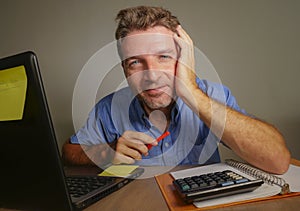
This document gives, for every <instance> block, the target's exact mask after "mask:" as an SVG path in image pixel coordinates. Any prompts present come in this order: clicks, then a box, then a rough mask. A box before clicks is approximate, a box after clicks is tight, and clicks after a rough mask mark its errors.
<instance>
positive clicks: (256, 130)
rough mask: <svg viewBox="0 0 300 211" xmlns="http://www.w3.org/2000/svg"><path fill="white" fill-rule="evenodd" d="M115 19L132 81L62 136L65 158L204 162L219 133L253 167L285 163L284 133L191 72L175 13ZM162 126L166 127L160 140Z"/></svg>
mask: <svg viewBox="0 0 300 211" xmlns="http://www.w3.org/2000/svg"><path fill="white" fill-rule="evenodd" d="M117 21H119V23H118V28H117V30H116V39H117V40H118V51H119V55H120V57H121V59H122V67H123V70H124V74H125V76H126V79H127V81H128V84H129V87H130V89H129V88H125V89H122V90H119V91H117V92H115V93H113V94H111V95H109V96H107V97H105V98H103V99H102V100H100V102H99V103H97V105H96V106H95V108H94V109H93V110H92V112H91V113H90V116H89V118H88V120H87V123H86V125H85V126H84V127H82V128H81V129H80V130H79V131H78V132H77V133H76V135H73V136H72V137H71V138H70V140H68V141H67V142H66V143H65V144H64V146H63V158H64V160H65V161H66V162H68V163H71V164H91V163H95V164H97V165H105V164H106V163H110V162H111V163H115V164H120V163H127V164H133V163H138V164H141V165H181V164H209V163H215V162H220V156H219V152H218V148H217V146H218V143H219V142H218V141H219V140H222V143H223V144H225V145H226V146H227V147H229V148H230V149H232V150H233V151H234V152H235V153H236V154H237V155H238V156H240V157H241V158H242V159H244V160H245V161H247V162H249V163H251V164H252V165H254V166H256V167H258V168H261V169H263V170H266V171H268V172H272V173H278V174H282V173H284V172H285V171H287V169H288V165H289V162H290V153H289V151H288V149H287V148H286V146H285V141H284V139H283V137H282V135H281V134H280V133H279V132H278V131H277V130H276V129H275V128H274V127H273V126H271V125H269V124H267V123H265V122H262V121H260V120H258V119H256V118H253V117H250V116H249V115H247V114H246V113H245V111H243V110H241V109H240V108H239V106H238V105H237V103H236V101H235V98H234V97H233V96H232V95H231V93H230V91H229V90H228V89H227V88H226V87H224V86H222V85H220V84H214V83H210V82H208V81H205V80H200V79H199V78H198V77H197V76H196V74H195V60H194V51H193V42H192V40H191V38H190V37H189V35H188V34H187V33H186V32H185V30H184V29H183V28H182V27H181V26H180V24H179V21H178V19H177V18H176V17H174V16H172V15H171V13H170V12H169V11H167V10H164V9H162V8H159V7H144V6H140V7H133V8H128V9H124V10H121V11H120V12H119V14H118V16H117ZM220 93H221V94H220ZM222 96H223V97H222ZM123 108H125V109H123ZM166 131H168V132H170V135H169V136H167V137H165V138H163V140H161V141H160V142H158V141H157V139H156V138H157V137H159V136H160V135H161V134H162V133H164V132H166ZM111 149H113V150H115V152H114V151H113V150H111Z"/></svg>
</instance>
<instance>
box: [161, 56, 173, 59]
mask: <svg viewBox="0 0 300 211" xmlns="http://www.w3.org/2000/svg"><path fill="white" fill-rule="evenodd" d="M160 58H161V59H171V57H170V56H168V55H160Z"/></svg>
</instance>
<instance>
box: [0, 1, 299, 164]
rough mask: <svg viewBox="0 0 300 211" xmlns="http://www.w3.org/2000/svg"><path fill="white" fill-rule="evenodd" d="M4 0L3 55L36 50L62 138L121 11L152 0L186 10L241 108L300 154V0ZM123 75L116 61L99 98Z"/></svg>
mask: <svg viewBox="0 0 300 211" xmlns="http://www.w3.org/2000/svg"><path fill="white" fill-rule="evenodd" d="M0 2H1V4H0V25H1V33H0V57H4V56H8V55H11V54H14V53H18V52H21V51H25V50H33V51H35V52H36V54H37V55H38V58H39V63H40V67H41V72H42V76H43V79H44V86H45V89H46V93H47V97H48V103H49V105H50V110H51V113H52V117H53V121H54V125H55V129H56V134H57V137H58V140H59V142H60V144H62V143H63V142H64V141H65V140H66V139H67V138H68V137H69V136H70V135H71V134H72V133H73V132H74V129H73V124H72V95H73V90H74V86H75V82H76V79H77V77H78V75H79V73H80V71H81V70H82V68H83V66H84V64H85V63H86V62H87V61H88V59H89V58H90V57H91V56H92V55H93V54H94V53H95V52H97V51H98V50H99V49H101V48H102V47H104V46H105V45H106V44H108V43H110V42H112V41H114V30H115V28H116V24H115V22H114V18H115V15H116V13H117V12H118V11H119V10H120V9H122V8H124V7H128V6H133V5H142V4H145V5H156V6H163V7H165V8H168V9H170V10H171V11H172V12H173V13H174V15H176V16H178V17H179V19H180V21H181V23H182V25H183V27H184V28H185V29H186V30H187V31H188V32H189V34H190V35H191V37H192V39H193V40H194V44H195V45H196V47H198V48H199V49H200V50H201V51H203V52H204V53H205V55H206V56H207V57H208V58H209V59H210V61H211V62H212V64H213V65H214V67H215V69H216V70H217V72H218V74H219V76H220V78H221V80H222V82H223V83H224V84H225V85H227V86H228V87H229V88H230V89H231V91H232V92H233V94H234V95H235V96H236V98H237V99H238V102H239V104H240V106H241V107H243V108H245V109H246V110H247V111H248V112H249V113H252V114H254V115H256V116H258V117H260V118H261V119H264V120H266V121H268V122H270V123H272V124H274V125H275V126H277V127H278V128H279V129H280V130H281V132H282V133H283V134H284V136H285V137H286V140H287V145H288V147H289V149H290V150H291V152H292V155H293V157H295V158H297V159H300V141H299V138H298V132H299V131H300V130H299V129H300V109H299V107H300V94H299V93H298V91H299V90H300V84H299V83H298V78H299V76H300V71H299V67H300V51H299V49H300V41H299V37H300V27H299V23H300V12H299V11H300V1H298V0H281V1H277V0H226V1H225V0H219V1H217V0H200V1H198V0H194V1H191V0H190V1H178V0H177V1H175V0H169V1H146V0H143V1H136V0H134V1H106V2H105V3H103V2H104V1H99V0H98V1H97V0H88V1H83V0H69V1H58V0H52V1H40V0H26V1H23V0H19V1H17V0H1V1H0ZM108 59H109V58H108ZM99 71H104V70H101V67H99ZM123 79H124V78H123V75H122V72H121V69H120V68H119V67H115V68H114V69H113V70H112V71H111V72H110V73H109V74H108V75H107V77H106V79H105V81H104V82H103V83H102V84H101V85H100V88H101V90H99V91H98V94H97V97H101V96H103V95H105V94H107V93H109V92H110V91H111V90H114V89H115V88H116V87H117V86H118V85H119V83H120V82H122V80H123ZM86 85H87V86H89V84H86ZM82 103H83V104H84V103H85V102H82Z"/></svg>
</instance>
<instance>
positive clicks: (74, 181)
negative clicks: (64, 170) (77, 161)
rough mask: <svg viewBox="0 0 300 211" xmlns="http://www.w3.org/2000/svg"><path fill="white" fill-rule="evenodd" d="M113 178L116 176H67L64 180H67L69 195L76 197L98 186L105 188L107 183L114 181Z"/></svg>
mask: <svg viewBox="0 0 300 211" xmlns="http://www.w3.org/2000/svg"><path fill="white" fill-rule="evenodd" d="M115 180H116V178H112V177H97V176H89V177H78V176H72V177H67V179H66V182H67V186H68V189H69V193H70V195H71V196H72V197H74V198H78V197H81V196H83V195H86V194H87V193H90V192H92V191H93V190H96V189H98V188H100V187H101V188H105V187H107V186H108V185H110V184H112V183H114V181H115Z"/></svg>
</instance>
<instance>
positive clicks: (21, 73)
mask: <svg viewBox="0 0 300 211" xmlns="http://www.w3.org/2000/svg"><path fill="white" fill-rule="evenodd" d="M26 89H27V77H26V72H25V67H24V66H19V67H14V68H10V69H5V70H1V71H0V121H9V120H20V119H22V118H23V111H24V104H25V98H26Z"/></svg>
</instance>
